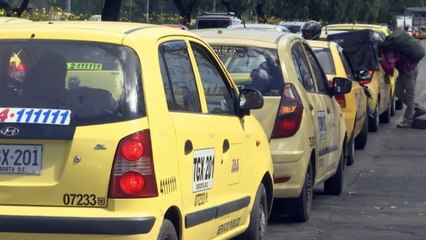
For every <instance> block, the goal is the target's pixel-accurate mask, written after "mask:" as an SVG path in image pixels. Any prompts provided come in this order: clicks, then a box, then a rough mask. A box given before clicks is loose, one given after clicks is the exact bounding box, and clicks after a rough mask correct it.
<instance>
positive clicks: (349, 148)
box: [346, 133, 355, 166]
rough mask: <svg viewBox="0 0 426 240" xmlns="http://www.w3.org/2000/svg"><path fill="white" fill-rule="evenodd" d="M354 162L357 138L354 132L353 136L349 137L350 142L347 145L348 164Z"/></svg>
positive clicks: (350, 164)
mask: <svg viewBox="0 0 426 240" xmlns="http://www.w3.org/2000/svg"><path fill="white" fill-rule="evenodd" d="M354 162H355V138H354V134H353V133H352V136H351V138H350V139H349V142H348V144H347V147H346V165H347V166H352V165H353V164H354Z"/></svg>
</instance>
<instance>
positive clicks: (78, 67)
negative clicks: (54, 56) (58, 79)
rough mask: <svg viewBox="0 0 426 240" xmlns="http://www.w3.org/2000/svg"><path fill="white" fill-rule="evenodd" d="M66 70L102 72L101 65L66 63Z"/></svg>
mask: <svg viewBox="0 0 426 240" xmlns="http://www.w3.org/2000/svg"><path fill="white" fill-rule="evenodd" d="M67 68H68V70H102V63H88V62H67Z"/></svg>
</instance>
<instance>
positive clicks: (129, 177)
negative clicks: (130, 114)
mask: <svg viewBox="0 0 426 240" xmlns="http://www.w3.org/2000/svg"><path fill="white" fill-rule="evenodd" d="M155 196H158V190H157V184H156V181H155V174H154V162H153V155H152V149H151V137H150V132H149V130H145V131H142V132H138V133H135V134H133V135H130V136H128V137H125V138H123V139H122V140H121V141H120V143H119V144H118V148H117V151H116V154H115V158H114V165H113V169H112V173H111V179H110V186H109V193H108V197H109V198H143V197H155Z"/></svg>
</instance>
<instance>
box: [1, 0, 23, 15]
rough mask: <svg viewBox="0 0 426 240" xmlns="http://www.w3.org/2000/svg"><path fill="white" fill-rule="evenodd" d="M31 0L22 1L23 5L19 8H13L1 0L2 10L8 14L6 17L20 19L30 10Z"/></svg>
mask: <svg viewBox="0 0 426 240" xmlns="http://www.w3.org/2000/svg"><path fill="white" fill-rule="evenodd" d="M29 2H30V0H22V2H21V4H20V5H19V7H17V8H12V6H10V4H9V3H8V2H6V1H4V0H0V9H3V10H4V11H5V12H6V16H8V17H12V16H16V17H20V16H21V15H22V13H23V12H24V11H25V10H26V9H27V8H28V3H29Z"/></svg>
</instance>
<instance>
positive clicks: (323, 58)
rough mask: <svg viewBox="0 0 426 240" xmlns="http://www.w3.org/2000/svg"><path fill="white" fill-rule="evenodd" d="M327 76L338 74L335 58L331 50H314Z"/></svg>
mask: <svg viewBox="0 0 426 240" xmlns="http://www.w3.org/2000/svg"><path fill="white" fill-rule="evenodd" d="M312 50H313V51H314V53H315V56H317V58H318V61H319V63H320V64H321V67H322V69H323V70H324V72H325V74H331V75H335V74H336V68H335V66H334V61H333V57H332V56H331V52H330V49H329V48H312Z"/></svg>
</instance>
